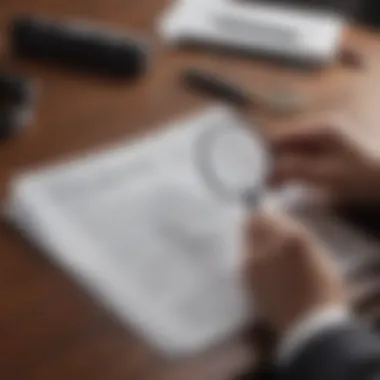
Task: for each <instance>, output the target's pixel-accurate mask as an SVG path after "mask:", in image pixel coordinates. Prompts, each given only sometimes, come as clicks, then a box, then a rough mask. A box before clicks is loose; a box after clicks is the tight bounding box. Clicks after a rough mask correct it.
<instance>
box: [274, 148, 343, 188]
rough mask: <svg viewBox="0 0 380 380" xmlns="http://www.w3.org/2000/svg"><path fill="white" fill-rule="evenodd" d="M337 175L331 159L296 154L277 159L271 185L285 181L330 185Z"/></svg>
mask: <svg viewBox="0 0 380 380" xmlns="http://www.w3.org/2000/svg"><path fill="white" fill-rule="evenodd" d="M338 174H339V172H338V169H337V168H336V164H335V162H334V161H333V160H331V157H330V156H328V157H323V156H322V157H310V156H307V155H306V156H303V157H300V155H297V154H296V153H293V154H288V155H285V156H283V157H279V158H278V159H277V162H276V164H275V168H274V171H273V178H272V183H275V184H277V185H280V184H282V183H283V182H287V181H297V182H305V183H308V184H309V185H314V186H322V187H323V186H324V185H326V184H328V185H332V184H334V182H335V179H336V177H337V175H338Z"/></svg>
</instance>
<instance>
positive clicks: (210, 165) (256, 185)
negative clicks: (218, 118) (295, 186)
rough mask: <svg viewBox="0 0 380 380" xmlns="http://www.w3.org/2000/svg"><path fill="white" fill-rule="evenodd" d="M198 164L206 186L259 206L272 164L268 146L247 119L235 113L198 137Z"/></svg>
mask: <svg viewBox="0 0 380 380" xmlns="http://www.w3.org/2000/svg"><path fill="white" fill-rule="evenodd" d="M195 160H196V164H197V168H198V170H199V171H200V174H201V176H202V178H203V180H204V181H205V182H206V184H207V185H208V187H209V188H210V189H212V190H213V191H214V192H215V193H217V194H218V195H219V196H220V197H222V198H223V199H225V200H227V201H230V202H239V203H243V204H244V205H245V206H247V207H249V208H256V207H258V206H259V205H260V204H261V202H262V199H263V197H264V193H265V189H266V184H267V180H268V177H269V175H270V172H271V168H272V159H271V155H270V150H269V147H268V146H267V144H266V142H265V141H264V139H263V138H262V137H261V136H260V134H259V133H258V132H257V131H255V130H254V129H253V128H252V125H251V124H250V123H248V122H247V121H245V120H243V119H241V118H238V117H236V120H234V121H233V122H231V123H229V124H228V125H227V124H226V125H220V124H218V125H215V126H212V127H211V128H209V129H207V130H206V131H205V132H204V133H203V134H201V135H200V136H199V137H198V140H197V141H196V145H195Z"/></svg>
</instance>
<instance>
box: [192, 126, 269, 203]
mask: <svg viewBox="0 0 380 380" xmlns="http://www.w3.org/2000/svg"><path fill="white" fill-rule="evenodd" d="M240 121H241V126H239V127H237V128H240V127H241V128H245V126H244V127H243V125H244V124H246V123H248V122H247V121H246V120H244V119H242V118H240ZM225 131H227V129H223V127H220V125H218V126H216V127H212V128H209V129H207V130H206V131H204V132H203V133H202V134H200V135H199V136H198V139H197V140H196V143H195V159H196V164H197V168H198V170H199V172H200V175H201V177H202V179H203V181H204V182H205V184H206V185H207V187H208V188H209V189H211V190H212V191H213V192H214V193H216V194H218V195H219V196H220V197H221V198H223V199H224V200H226V201H229V202H231V201H232V202H240V203H243V204H244V205H247V206H249V207H255V206H257V205H258V204H260V202H261V199H262V198H263V196H264V192H265V190H266V183H267V180H268V178H269V175H270V172H271V169H272V167H273V159H272V155H271V154H270V151H271V149H270V147H269V144H268V143H267V141H266V140H265V139H264V137H263V136H262V134H260V133H259V132H258V131H257V129H252V130H251V129H248V128H247V132H248V134H252V138H254V139H256V140H258V142H259V144H260V145H262V147H263V149H262V152H267V153H266V157H265V159H264V162H266V163H267V164H266V168H265V170H264V172H265V174H264V175H263V178H262V181H260V183H258V184H257V186H256V187H255V188H254V189H253V188H252V189H249V188H247V189H244V190H242V191H241V192H240V194H239V192H238V191H233V190H231V189H229V188H228V186H226V185H225V183H224V181H223V180H222V179H221V178H220V177H219V176H218V174H217V171H216V170H215V167H214V164H213V163H212V157H211V156H212V153H213V148H214V146H215V144H216V141H217V139H218V138H220V137H221V135H222V134H223V132H225ZM228 131H231V129H230V128H228Z"/></svg>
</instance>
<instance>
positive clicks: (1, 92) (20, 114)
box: [0, 74, 36, 141]
mask: <svg viewBox="0 0 380 380" xmlns="http://www.w3.org/2000/svg"><path fill="white" fill-rule="evenodd" d="M35 98H36V86H35V85H34V83H33V82H32V81H30V80H27V79H25V78H19V77H14V76H9V75H5V74H0V141H3V140H5V139H7V138H9V137H12V136H14V135H16V134H17V133H19V132H21V131H22V130H23V129H24V128H25V127H26V126H27V125H28V124H29V122H30V120H31V118H32V116H33V113H34V108H35V100H36V99H35Z"/></svg>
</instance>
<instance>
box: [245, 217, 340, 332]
mask: <svg viewBox="0 0 380 380" xmlns="http://www.w3.org/2000/svg"><path fill="white" fill-rule="evenodd" d="M246 242H247V256H246V257H247V261H246V279H247V282H248V285H249V289H250V291H251V292H252V294H253V297H254V300H255V302H257V304H258V307H259V311H260V312H261V313H262V315H263V317H265V318H266V319H267V320H268V322H269V324H270V325H271V327H272V328H274V329H275V330H276V331H277V332H278V333H280V334H281V333H284V332H285V331H286V330H287V329H288V328H290V327H291V326H292V324H293V323H296V322H297V321H298V320H299V319H302V318H303V317H304V316H305V315H306V314H307V313H308V312H312V311H314V309H318V308H319V307H321V308H323V307H325V306H326V307H329V306H334V305H337V306H341V305H343V306H345V305H346V297H345V291H344V286H343V282H342V279H341V277H340V276H339V274H338V273H337V272H336V270H335V267H334V265H333V263H332V262H331V261H330V259H329V257H328V255H327V254H326V252H325V251H324V249H323V248H322V247H321V246H319V244H318V242H317V241H315V239H314V238H313V236H311V235H310V234H309V233H308V232H307V231H306V230H305V229H304V228H303V226H300V225H298V224H297V223H296V222H295V221H293V220H292V219H290V218H288V217H286V216H282V215H275V216H270V215H269V214H261V215H258V216H254V217H253V218H252V219H251V220H250V221H249V222H248V225H247V230H246Z"/></svg>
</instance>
